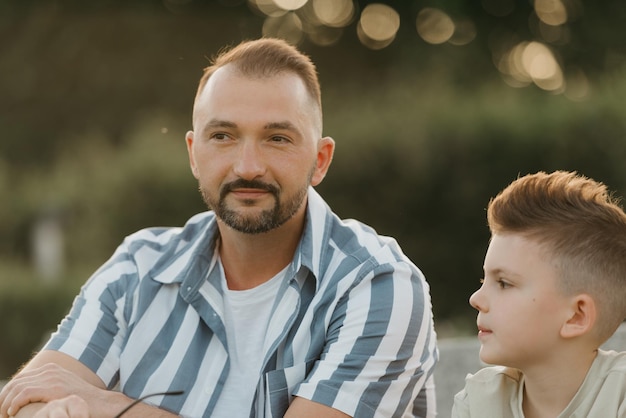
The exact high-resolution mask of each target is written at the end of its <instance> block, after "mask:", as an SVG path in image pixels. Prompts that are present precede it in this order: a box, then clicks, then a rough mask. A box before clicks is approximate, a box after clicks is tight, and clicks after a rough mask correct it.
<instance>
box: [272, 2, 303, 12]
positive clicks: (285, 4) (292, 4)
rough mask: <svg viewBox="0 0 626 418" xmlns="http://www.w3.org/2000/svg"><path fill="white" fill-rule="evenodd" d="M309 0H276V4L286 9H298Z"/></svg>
mask: <svg viewBox="0 0 626 418" xmlns="http://www.w3.org/2000/svg"><path fill="white" fill-rule="evenodd" d="M307 1H308V0H274V3H276V6H278V7H280V8H281V9H284V10H298V9H299V8H301V7H302V6H304V5H305V4H306V2H307Z"/></svg>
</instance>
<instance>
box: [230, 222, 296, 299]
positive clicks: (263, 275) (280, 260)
mask: <svg viewBox="0 0 626 418" xmlns="http://www.w3.org/2000/svg"><path fill="white" fill-rule="evenodd" d="M219 229H220V247H219V253H220V258H221V261H222V265H223V267H224V272H225V274H226V283H228V287H229V289H231V290H246V289H251V288H253V287H256V286H258V285H260V284H262V283H265V282H266V281H268V280H269V279H271V278H272V277H274V276H275V275H276V274H278V273H279V272H280V271H281V270H282V269H284V268H285V266H287V265H288V264H289V263H290V262H291V261H292V260H293V256H294V253H295V251H296V248H297V247H298V244H299V242H300V238H301V237H302V232H303V229H304V214H302V215H301V216H294V217H293V218H292V219H290V220H289V221H287V222H286V223H285V224H283V225H281V226H280V227H279V228H276V229H274V230H272V231H269V232H265V233H261V234H245V233H242V232H239V231H235V230H233V229H232V228H229V227H227V226H225V225H223V224H222V223H221V222H220V224H219Z"/></svg>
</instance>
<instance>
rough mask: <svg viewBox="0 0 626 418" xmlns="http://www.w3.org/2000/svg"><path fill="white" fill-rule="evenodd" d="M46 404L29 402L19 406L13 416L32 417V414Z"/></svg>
mask: <svg viewBox="0 0 626 418" xmlns="http://www.w3.org/2000/svg"><path fill="white" fill-rule="evenodd" d="M44 406H46V404H45V403H29V404H28V405H26V406H23V407H22V408H20V410H19V411H17V414H16V415H14V417H15V418H32V416H33V415H35V414H36V413H37V411H39V410H40V409H41V408H43V407H44Z"/></svg>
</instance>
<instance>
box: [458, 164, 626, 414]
mask: <svg viewBox="0 0 626 418" xmlns="http://www.w3.org/2000/svg"><path fill="white" fill-rule="evenodd" d="M487 219H488V222H489V228H490V231H491V234H492V235H491V241H490V244H489V248H488V250H487V254H486V256H485V264H484V271H485V273H484V274H485V276H484V279H483V280H482V281H481V282H482V285H481V287H480V289H479V290H478V291H476V292H475V293H474V294H473V295H472V296H471V297H470V304H471V305H472V306H473V307H474V308H476V309H477V310H478V318H477V325H478V338H479V339H480V342H481V348H480V358H481V360H482V361H483V362H485V363H487V364H497V365H500V366H494V367H487V368H485V369H482V370H480V371H478V372H477V373H476V374H474V375H468V377H467V378H466V384H465V388H464V389H463V390H462V391H461V392H459V393H458V394H457V395H456V396H455V399H454V407H453V410H452V416H453V418H462V417H480V418H490V417H493V418H508V417H516V418H521V417H525V418H536V417H568V418H569V417H581V418H582V417H585V418H594V417H596V418H610V417H626V352H621V353H617V352H614V351H603V350H600V349H599V347H600V345H601V344H602V343H604V342H605V341H606V340H607V339H608V338H609V337H610V336H611V334H613V332H614V331H615V330H616V329H617V327H618V326H619V325H620V324H621V323H622V321H624V319H625V318H626V214H625V213H624V211H623V210H622V209H621V208H620V206H619V205H618V203H617V201H616V200H615V199H613V198H612V197H611V196H610V194H609V192H608V191H607V188H606V186H605V185H603V184H602V183H598V182H595V181H593V180H591V179H589V178H586V177H583V176H580V175H578V174H577V173H571V172H564V171H557V172H554V173H551V174H546V173H543V172H540V173H536V174H532V175H527V176H524V177H521V178H519V179H517V180H516V181H514V182H513V183H511V184H510V185H509V186H508V187H507V188H506V189H504V190H503V191H502V192H501V193H500V194H499V195H498V196H497V197H495V198H494V199H492V200H491V201H490V202H489V206H488V209H487Z"/></svg>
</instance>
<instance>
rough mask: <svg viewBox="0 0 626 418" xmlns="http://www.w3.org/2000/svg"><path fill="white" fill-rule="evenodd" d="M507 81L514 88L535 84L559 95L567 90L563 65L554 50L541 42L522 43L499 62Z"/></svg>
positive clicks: (498, 64) (499, 68)
mask: <svg viewBox="0 0 626 418" xmlns="http://www.w3.org/2000/svg"><path fill="white" fill-rule="evenodd" d="M497 66H498V70H500V72H501V73H502V74H503V75H504V76H505V77H504V78H505V81H507V83H508V84H510V85H512V86H514V87H522V86H526V85H528V84H530V83H534V84H535V85H536V86H537V87H539V88H541V89H543V90H546V91H550V92H555V93H559V92H562V91H563V90H564V88H565V80H564V77H563V71H562V69H561V65H560V64H559V62H558V60H557V59H556V57H555V55H554V53H553V52H552V50H551V49H550V48H549V47H548V46H546V45H545V44H543V43H541V42H535V41H533V42H520V43H518V44H517V45H515V46H514V47H513V48H512V49H510V50H509V51H507V52H506V53H505V54H503V55H502V56H501V57H500V59H499V60H498V61H497Z"/></svg>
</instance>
